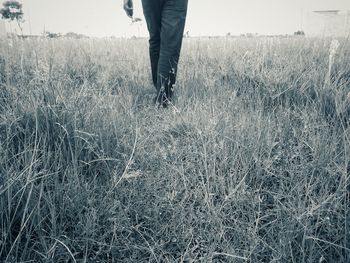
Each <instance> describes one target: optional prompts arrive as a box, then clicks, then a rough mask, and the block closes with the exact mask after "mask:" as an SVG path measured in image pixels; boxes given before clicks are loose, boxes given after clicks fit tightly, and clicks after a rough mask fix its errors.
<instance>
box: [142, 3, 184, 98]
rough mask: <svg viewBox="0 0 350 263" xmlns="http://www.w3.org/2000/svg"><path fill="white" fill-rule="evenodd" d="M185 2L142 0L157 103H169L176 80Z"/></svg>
mask: <svg viewBox="0 0 350 263" xmlns="http://www.w3.org/2000/svg"><path fill="white" fill-rule="evenodd" d="M187 4H188V0H142V7H143V13H144V16H145V19H146V22H147V28H148V31H149V35H150V39H149V53H150V59H151V68H152V80H153V84H154V86H155V88H156V90H157V98H156V99H157V102H159V103H163V102H164V101H165V100H169V101H170V100H171V98H172V95H173V88H174V84H175V81H176V75H177V65H178V62H179V57H180V50H181V45H182V37H183V33H184V28H185V21H186V14H187Z"/></svg>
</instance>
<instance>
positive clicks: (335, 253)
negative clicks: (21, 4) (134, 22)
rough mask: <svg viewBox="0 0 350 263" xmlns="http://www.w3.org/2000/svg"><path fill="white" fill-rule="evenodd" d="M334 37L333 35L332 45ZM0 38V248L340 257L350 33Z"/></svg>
mask: <svg viewBox="0 0 350 263" xmlns="http://www.w3.org/2000/svg"><path fill="white" fill-rule="evenodd" d="M338 44H339V47H338ZM153 89H154V88H153V87H152V86H151V81H150V69H149V61H148V51H147V41H146V40H144V39H139V40H118V39H114V40H107V39H105V40H102V39H100V40H97V39H96V40H94V39H90V40H68V39H56V40H49V39H47V40H46V39H36V40H35V39H32V40H4V39H2V40H0V262H186V263H189V262H293V263H296V262H319V263H323V262H349V261H350V209H349V208H350V185H349V182H350V181H349V173H350V127H349V119H350V44H349V40H345V39H339V42H336V41H333V42H332V41H331V40H330V39H309V38H256V39H255V38H219V39H186V40H185V41H184V46H183V52H182V58H181V65H180V66H179V79H178V82H177V86H176V100H175V107H176V108H174V107H172V108H169V109H156V108H155V107H154V106H153V105H152V98H153V97H154V90H153Z"/></svg>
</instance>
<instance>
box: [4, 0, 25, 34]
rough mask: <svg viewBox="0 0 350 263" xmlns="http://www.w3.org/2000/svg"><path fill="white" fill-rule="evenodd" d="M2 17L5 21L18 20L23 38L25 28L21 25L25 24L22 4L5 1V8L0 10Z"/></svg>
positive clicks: (11, 0)
mask: <svg viewBox="0 0 350 263" xmlns="http://www.w3.org/2000/svg"><path fill="white" fill-rule="evenodd" d="M0 14H1V17H2V18H3V19H5V20H9V21H14V20H16V22H17V25H18V27H19V29H20V30H21V34H22V36H23V28H22V26H21V23H22V22H23V9H22V4H21V3H20V2H18V1H16V0H10V1H5V2H4V3H3V7H2V8H1V9H0Z"/></svg>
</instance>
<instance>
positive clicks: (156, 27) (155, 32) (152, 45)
mask: <svg viewBox="0 0 350 263" xmlns="http://www.w3.org/2000/svg"><path fill="white" fill-rule="evenodd" d="M162 2H163V0H142V7H143V13H144V15H145V19H146V23H147V28H148V31H149V35H150V39H149V54H150V59H151V68H152V80H153V84H154V87H155V88H157V79H158V62H159V54H160V32H161V29H160V27H161V21H162V20H161V18H162V16H161V15H162V13H161V12H162Z"/></svg>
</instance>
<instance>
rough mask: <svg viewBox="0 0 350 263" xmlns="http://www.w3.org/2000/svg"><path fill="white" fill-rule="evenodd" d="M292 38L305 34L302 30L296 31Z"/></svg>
mask: <svg viewBox="0 0 350 263" xmlns="http://www.w3.org/2000/svg"><path fill="white" fill-rule="evenodd" d="M294 36H305V32H304V31H303V30H298V31H297V32H294Z"/></svg>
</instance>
